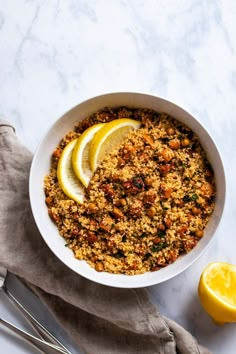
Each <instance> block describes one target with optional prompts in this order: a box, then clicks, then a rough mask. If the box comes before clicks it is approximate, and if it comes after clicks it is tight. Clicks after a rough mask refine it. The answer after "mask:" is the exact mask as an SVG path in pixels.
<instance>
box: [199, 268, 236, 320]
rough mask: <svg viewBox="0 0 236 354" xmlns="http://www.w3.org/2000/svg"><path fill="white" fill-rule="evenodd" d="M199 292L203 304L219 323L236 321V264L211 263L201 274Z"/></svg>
mask: <svg viewBox="0 0 236 354" xmlns="http://www.w3.org/2000/svg"><path fill="white" fill-rule="evenodd" d="M198 294H199V298H200V301H201V303H202V306H203V307H204V309H205V310H206V311H207V313H208V314H209V315H210V316H211V317H212V318H213V320H214V321H215V322H216V323H217V324H224V323H225V322H236V266H234V265H232V264H228V263H223V262H215V263H210V264H209V265H208V266H207V267H206V269H205V270H204V271H203V273H202V275H201V278H200V281H199V286H198Z"/></svg>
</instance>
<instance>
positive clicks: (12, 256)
mask: <svg viewBox="0 0 236 354" xmlns="http://www.w3.org/2000/svg"><path fill="white" fill-rule="evenodd" d="M31 160H32V154H31V153H30V152H29V151H28V150H27V149H26V148H25V147H24V146H23V145H22V144H21V143H20V141H19V140H18V139H17V137H16V135H15V133H14V128H13V127H12V126H11V124H9V123H8V122H6V121H0V195H1V203H0V247H1V252H0V264H1V265H2V266H4V267H5V268H7V269H8V271H10V272H12V273H14V274H16V275H18V276H20V277H21V278H23V279H24V281H26V283H27V284H28V286H29V287H30V288H31V289H32V290H33V292H34V293H36V294H37V295H38V297H39V298H40V299H41V300H42V301H43V302H44V303H46V304H47V306H48V308H49V310H50V311H51V312H52V314H53V315H54V317H55V318H56V319H57V320H58V321H59V323H60V324H61V325H62V326H63V327H64V329H65V330H66V331H67V332H68V333H69V334H70V335H71V336H72V337H73V339H74V340H75V342H77V343H78V347H79V348H81V349H82V350H83V351H84V352H85V353H89V354H136V353H143V354H172V353H173V354H174V353H176V354H177V353H178V354H195V353H196V354H209V353H210V352H209V351H208V350H207V349H205V348H203V347H202V346H200V345H199V344H198V343H197V341H196V340H195V338H194V337H193V336H192V335H191V334H190V333H188V332H187V331H186V330H184V329H183V328H182V327H181V326H179V325H178V324H176V323H175V322H173V321H171V320H169V319H167V318H165V317H164V316H161V314H160V313H159V312H158V309H157V308H156V306H154V305H153V304H152V303H151V301H150V300H149V298H148V295H147V292H146V290H145V289H117V288H111V287H106V286H103V285H99V284H96V283H93V282H91V281H89V280H86V279H85V278H83V277H81V276H79V275H78V274H76V273H74V272H73V271H71V270H70V269H69V268H67V267H66V266H65V265H64V264H63V263H62V262H61V261H60V260H58V259H57V258H56V256H55V255H54V254H53V253H52V252H51V251H50V249H49V248H48V247H47V245H46V244H45V242H44V240H43V239H42V237H41V235H40V233H39V231H38V229H37V227H36V224H35V222H34V219H33V216H32V213H31V208H30V202H29V195H28V178H29V170H30V165H31ZM42 188H43V185H42ZM45 207H46V206H45Z"/></svg>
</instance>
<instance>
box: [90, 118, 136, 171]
mask: <svg viewBox="0 0 236 354" xmlns="http://www.w3.org/2000/svg"><path fill="white" fill-rule="evenodd" d="M140 125H141V122H138V121H136V120H133V119H129V118H122V119H116V120H113V121H111V122H109V123H106V124H105V125H104V127H102V128H101V129H100V130H99V131H98V132H97V133H96V134H95V136H94V138H93V140H92V142H91V144H90V150H89V160H90V166H91V170H92V171H93V172H94V171H95V170H96V168H97V167H98V165H99V164H100V163H101V161H102V160H103V158H104V157H105V155H106V153H108V152H110V151H111V150H112V149H113V148H114V147H116V146H117V145H119V144H120V143H121V142H122V141H123V140H124V138H125V136H126V135H127V134H128V133H129V132H130V131H132V130H136V129H138V128H139V127H140Z"/></svg>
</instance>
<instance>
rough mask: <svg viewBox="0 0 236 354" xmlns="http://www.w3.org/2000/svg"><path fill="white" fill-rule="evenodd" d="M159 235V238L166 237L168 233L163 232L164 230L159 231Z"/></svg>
mask: <svg viewBox="0 0 236 354" xmlns="http://www.w3.org/2000/svg"><path fill="white" fill-rule="evenodd" d="M157 235H158V236H159V237H165V235H166V233H165V231H163V230H158V233H157Z"/></svg>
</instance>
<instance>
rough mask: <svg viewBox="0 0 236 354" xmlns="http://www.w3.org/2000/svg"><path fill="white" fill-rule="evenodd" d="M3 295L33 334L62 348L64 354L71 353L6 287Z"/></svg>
mask: <svg viewBox="0 0 236 354" xmlns="http://www.w3.org/2000/svg"><path fill="white" fill-rule="evenodd" d="M4 293H5V294H6V296H7V297H8V299H9V300H10V301H11V302H12V303H13V304H14V305H15V307H16V308H17V309H18V310H19V311H20V312H21V314H22V315H23V317H24V318H25V319H26V320H27V322H28V323H29V324H30V325H31V327H32V328H33V329H34V330H35V332H36V333H37V334H38V335H39V336H40V338H41V339H43V340H46V341H49V342H50V343H52V344H55V345H56V346H59V347H60V348H62V350H63V351H62V352H63V353H64V354H71V352H70V351H69V350H68V349H67V348H66V347H65V346H64V345H63V344H62V343H61V342H60V341H59V339H57V338H56V337H54V335H53V334H52V333H51V332H49V331H48V330H47V329H46V328H45V327H44V326H43V325H42V324H41V323H40V322H39V321H38V320H37V319H36V318H35V317H34V316H33V315H32V314H31V313H30V312H29V311H28V310H27V309H26V308H25V307H24V306H23V305H22V304H21V303H20V302H19V301H18V300H17V299H16V298H15V297H14V296H13V295H12V294H11V293H10V291H9V290H8V289H6V287H5V288H4Z"/></svg>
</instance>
